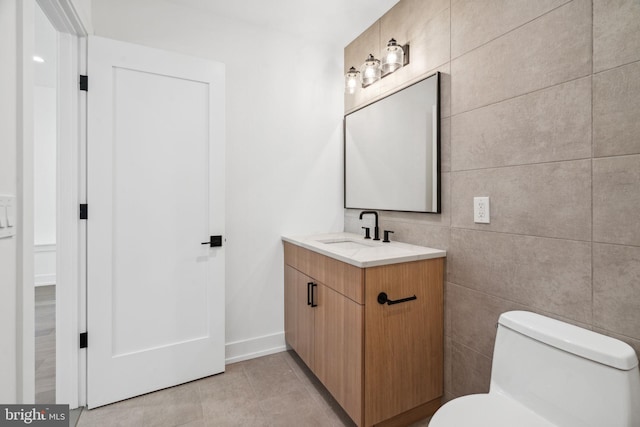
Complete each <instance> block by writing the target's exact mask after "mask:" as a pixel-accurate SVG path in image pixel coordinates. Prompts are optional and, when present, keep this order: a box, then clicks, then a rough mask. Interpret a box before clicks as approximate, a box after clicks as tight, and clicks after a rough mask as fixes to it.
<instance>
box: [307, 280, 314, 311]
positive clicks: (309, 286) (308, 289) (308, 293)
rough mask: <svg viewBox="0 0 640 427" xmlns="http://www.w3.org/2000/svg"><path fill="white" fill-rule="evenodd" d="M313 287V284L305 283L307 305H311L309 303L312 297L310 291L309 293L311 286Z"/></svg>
mask: <svg viewBox="0 0 640 427" xmlns="http://www.w3.org/2000/svg"><path fill="white" fill-rule="evenodd" d="M312 285H313V282H308V283H307V305H311V301H312V298H313V295H312V291H311V286H312Z"/></svg>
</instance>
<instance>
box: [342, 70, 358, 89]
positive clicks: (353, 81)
mask: <svg viewBox="0 0 640 427" xmlns="http://www.w3.org/2000/svg"><path fill="white" fill-rule="evenodd" d="M358 75H360V71H358V70H356V68H355V67H351V68H349V71H348V72H347V74H345V76H344V79H345V83H344V87H345V92H347V93H348V94H349V95H353V94H354V93H356V89H357V88H358Z"/></svg>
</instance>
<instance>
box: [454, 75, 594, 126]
mask: <svg viewBox="0 0 640 427" xmlns="http://www.w3.org/2000/svg"><path fill="white" fill-rule="evenodd" d="M591 77H592V74H585V75H582V76H578V77H574V78H572V79H569V80H564V81H562V82H559V83H554V84H552V85H549V86H545V87H542V88H539V89H535V90H531V91H528V92H523V93H520V94H518V95H514V96H510V97H508V98H504V99H501V100H499V101H495V102H490V103H488V104H483V105H479V106H477V107H473V108H470V109H468V110H464V111H459V112H457V113H455V114H454V113H451V116H449V117H451V118H454V117H457V116H460V115H462V114H467V113H470V112H472V111H476V110H480V109H482V108H486V107H490V106H493V105H497V104H501V103H503V102H507V101H511V100H514V99H518V98H524V97H526V96H528V95H533V94H536V93H538V92H543V91H545V90H549V89H552V88H555V87H557V86H562V85H565V84H567V83H571V82H575V81H577V80H582V79H588V78H591Z"/></svg>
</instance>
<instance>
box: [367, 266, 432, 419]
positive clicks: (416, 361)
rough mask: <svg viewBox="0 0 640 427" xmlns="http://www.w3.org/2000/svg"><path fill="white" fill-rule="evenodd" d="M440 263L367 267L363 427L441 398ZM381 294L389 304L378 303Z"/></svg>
mask: <svg viewBox="0 0 640 427" xmlns="http://www.w3.org/2000/svg"><path fill="white" fill-rule="evenodd" d="M442 273H443V260H442V258H439V259H432V260H425V261H416V262H408V263H404V264H393V265H385V266H381V267H372V268H368V269H367V271H366V278H367V279H366V291H365V292H366V297H365V306H366V314H365V318H366V319H365V322H366V326H365V366H366V373H365V382H366V384H367V388H366V392H365V402H366V403H365V408H366V409H365V411H366V415H365V417H366V420H365V421H366V424H367V425H372V424H376V423H379V422H381V421H383V420H386V419H389V418H391V417H393V416H395V415H397V414H400V413H402V412H405V411H408V410H410V409H412V408H415V407H417V406H419V405H423V404H425V403H427V402H430V401H432V400H433V399H437V398H438V397H440V396H442V382H443V378H442V375H443V348H442V341H443V304H442V303H443V293H442ZM380 292H385V293H386V294H387V295H388V298H389V299H391V300H398V299H402V298H406V297H411V296H413V295H415V296H416V299H415V300H411V301H407V302H403V303H399V304H393V305H387V304H379V303H378V295H379V293H380Z"/></svg>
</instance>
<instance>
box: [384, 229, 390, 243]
mask: <svg viewBox="0 0 640 427" xmlns="http://www.w3.org/2000/svg"><path fill="white" fill-rule="evenodd" d="M389 233H393V231H391V230H384V240H383V241H382V243H389V242H391V240H389Z"/></svg>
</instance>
